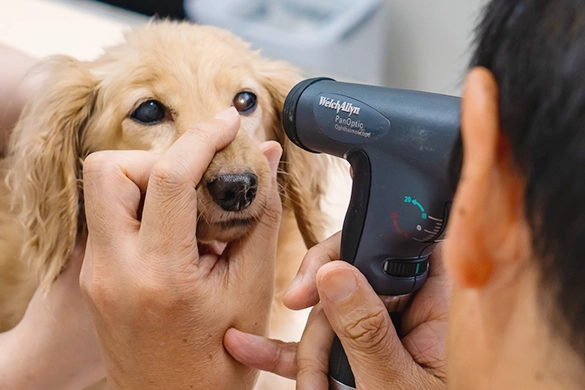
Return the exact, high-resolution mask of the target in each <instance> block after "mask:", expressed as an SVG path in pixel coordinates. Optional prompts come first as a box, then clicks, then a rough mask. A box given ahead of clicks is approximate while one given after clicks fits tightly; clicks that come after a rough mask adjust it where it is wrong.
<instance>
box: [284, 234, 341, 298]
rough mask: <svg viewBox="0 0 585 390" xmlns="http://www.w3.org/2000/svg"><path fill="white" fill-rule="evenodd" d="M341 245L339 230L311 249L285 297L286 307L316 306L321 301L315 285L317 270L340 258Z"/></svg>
mask: <svg viewBox="0 0 585 390" xmlns="http://www.w3.org/2000/svg"><path fill="white" fill-rule="evenodd" d="M340 245H341V232H337V233H335V234H334V235H332V236H331V237H329V238H327V239H326V240H325V241H323V242H321V243H319V244H317V245H315V246H313V247H312V248H311V249H309V251H308V252H307V254H306V255H305V258H304V259H303V263H302V264H301V267H300V268H299V272H298V273H297V276H296V277H295V278H294V280H293V281H292V283H291V285H290V287H289V290H288V292H287V293H286V295H285V296H284V298H283V302H284V304H285V306H286V307H288V308H289V309H292V310H300V309H305V308H307V307H310V306H314V305H315V304H316V303H317V302H319V294H318V293H317V287H316V285H315V277H316V275H317V271H318V270H319V268H321V266H323V264H327V263H329V262H331V261H333V260H339V249H340Z"/></svg>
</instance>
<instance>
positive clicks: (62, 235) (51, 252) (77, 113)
mask: <svg viewBox="0 0 585 390" xmlns="http://www.w3.org/2000/svg"><path fill="white" fill-rule="evenodd" d="M38 70H39V71H40V72H41V74H42V75H43V79H44V84H43V85H42V86H41V88H40V89H39V91H38V94H37V95H36V96H35V97H34V98H33V99H32V100H31V101H30V102H29V103H28V104H27V106H26V107H25V109H24V111H23V113H22V114H21V117H20V120H19V122H18V124H17V125H16V127H15V129H14V131H13V133H12V136H11V140H10V149H9V155H8V158H9V159H10V160H9V162H10V165H11V168H10V170H9V172H8V175H7V182H8V185H9V187H10V188H11V191H12V206H13V207H15V208H16V209H17V210H18V212H19V217H20V220H21V222H22V223H23V225H24V228H25V240H24V246H23V249H22V254H23V259H24V260H25V261H28V263H29V265H30V266H31V269H32V271H33V272H35V274H36V275H37V277H38V278H39V282H40V284H41V286H42V287H44V288H48V287H49V286H50V284H51V283H52V282H53V280H54V279H55V278H56V277H57V276H58V275H59V273H60V272H61V271H62V269H63V268H64V267H65V265H66V262H67V260H68V259H69V257H70V256H71V253H72V251H73V248H74V245H75V241H76V237H77V234H78V231H79V229H80V228H81V227H80V226H78V225H79V223H78V222H79V221H78V219H79V218H80V214H79V209H80V202H81V200H82V198H81V194H82V191H81V189H82V187H81V159H80V150H79V149H80V147H79V145H80V136H81V132H82V130H83V127H84V126H85V123H86V122H87V120H88V118H89V115H90V113H91V110H92V106H93V102H94V101H95V94H96V84H97V83H96V80H95V79H94V77H92V75H91V73H90V72H89V70H88V67H87V65H86V64H85V63H82V62H79V61H77V60H75V59H73V58H70V57H67V56H55V57H52V58H50V59H48V60H47V61H45V62H43V63H42V64H41V65H40V66H39V68H38Z"/></svg>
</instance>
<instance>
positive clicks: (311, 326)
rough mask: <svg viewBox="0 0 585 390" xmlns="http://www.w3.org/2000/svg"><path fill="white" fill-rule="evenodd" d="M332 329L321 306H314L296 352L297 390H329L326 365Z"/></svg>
mask: <svg viewBox="0 0 585 390" xmlns="http://www.w3.org/2000/svg"><path fill="white" fill-rule="evenodd" d="M333 336H334V333H333V329H331V325H329V322H328V321H327V317H325V313H324V312H323V310H322V308H321V305H316V306H315V307H314V308H313V310H311V314H310V315H309V319H308V320H307V325H306V327H305V331H304V332H303V336H302V338H301V342H300V343H299V346H298V351H297V367H298V370H297V371H298V372H297V389H315V390H318V389H323V390H327V389H328V388H329V380H328V377H329V374H328V364H327V362H328V361H329V353H330V351H331V344H332V343H333Z"/></svg>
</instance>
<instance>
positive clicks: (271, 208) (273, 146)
mask: <svg viewBox="0 0 585 390" xmlns="http://www.w3.org/2000/svg"><path fill="white" fill-rule="evenodd" d="M260 148H261V150H262V152H263V153H264V155H265V156H266V158H267V160H268V164H269V166H270V170H271V171H272V188H271V189H270V192H269V194H268V197H267V199H266V204H265V207H264V212H263V213H262V215H261V216H260V218H259V219H258V221H257V222H256V223H255V225H254V226H253V227H252V230H251V231H250V233H249V234H248V235H247V236H246V237H244V238H243V239H242V240H240V241H237V242H234V243H232V244H230V245H229V246H228V249H227V250H228V252H229V256H230V257H234V256H235V257H238V254H239V255H240V256H239V257H241V263H240V266H241V267H242V270H243V274H246V275H248V274H249V273H250V272H252V273H254V272H256V271H257V269H258V267H260V268H261V269H262V267H264V266H265V264H263V263H264V262H262V261H258V259H274V257H275V256H276V243H277V238H278V230H279V226H280V219H281V214H282V204H281V200H280V195H279V193H278V184H277V182H276V169H277V167H278V161H279V160H280V156H281V154H282V148H281V146H280V144H278V143H277V142H272V141H269V142H265V143H263V144H261V145H260ZM243 254H245V255H243ZM262 272H265V271H262Z"/></svg>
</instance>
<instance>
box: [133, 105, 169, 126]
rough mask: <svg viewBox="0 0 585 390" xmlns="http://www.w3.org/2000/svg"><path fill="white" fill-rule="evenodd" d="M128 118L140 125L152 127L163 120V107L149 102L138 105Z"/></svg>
mask: <svg viewBox="0 0 585 390" xmlns="http://www.w3.org/2000/svg"><path fill="white" fill-rule="evenodd" d="M130 117H131V118H132V119H134V120H135V121H138V122H140V123H144V124H146V125H154V124H157V123H160V122H161V121H162V120H163V119H164V117H165V106H163V104H162V103H161V102H159V101H156V100H149V101H146V102H144V103H142V104H141V105H139V106H138V108H137V109H136V110H134V112H133V113H132V115H130Z"/></svg>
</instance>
